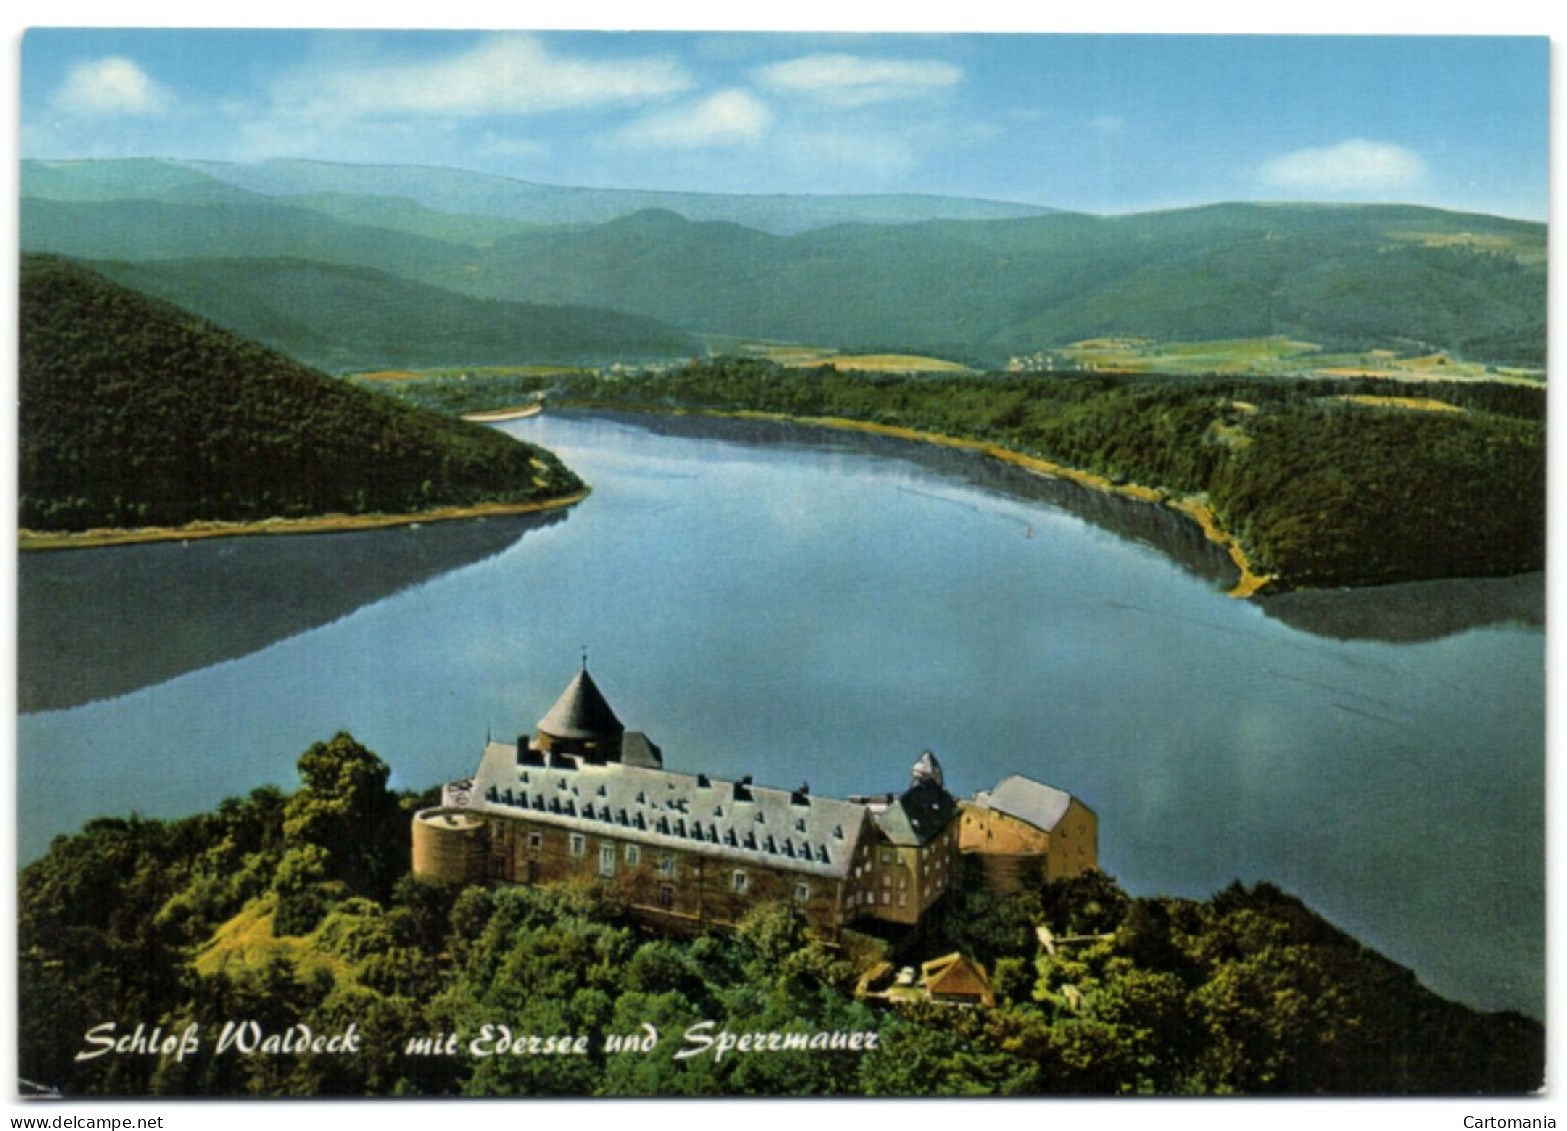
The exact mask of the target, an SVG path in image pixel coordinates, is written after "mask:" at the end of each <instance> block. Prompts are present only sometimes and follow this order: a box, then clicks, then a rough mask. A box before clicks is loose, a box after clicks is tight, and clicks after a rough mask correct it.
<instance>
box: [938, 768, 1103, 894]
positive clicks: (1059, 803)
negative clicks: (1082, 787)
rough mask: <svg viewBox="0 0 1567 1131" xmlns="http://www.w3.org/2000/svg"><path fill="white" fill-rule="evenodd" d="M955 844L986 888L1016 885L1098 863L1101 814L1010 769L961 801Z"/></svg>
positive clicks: (1076, 872) (1064, 875)
mask: <svg viewBox="0 0 1567 1131" xmlns="http://www.w3.org/2000/svg"><path fill="white" fill-rule="evenodd" d="M961 809H962V818H961V821H960V822H959V829H960V831H959V840H958V844H959V850H960V851H962V852H964V853H971V854H974V855H975V856H977V857H978V859H979V861H980V863H981V865H982V868H983V871H984V876H985V886H986V888H987V889H989V890H991V891H994V892H998V893H1004V892H1012V891H1020V890H1023V889H1025V888H1027V887H1033V886H1037V885H1038V884H1040V883H1042V882H1045V881H1049V880H1060V879H1067V878H1069V877H1071V876H1076V875H1081V874H1082V873H1084V872H1091V871H1094V870H1096V869H1097V868H1098V867H1099V818H1098V816H1097V815H1096V814H1095V813H1094V811H1093V810H1092V809H1090V808H1088V806H1086V805H1084V804H1083V803H1082V802H1081V801H1080V800H1078V799H1077V798H1075V797H1073V796H1072V795H1071V794H1069V793H1065V792H1063V791H1061V790H1059V789H1054V788H1052V787H1050V786H1048V785H1042V784H1041V783H1039V782H1037V781H1034V780H1032V779H1030V778H1026V777H1023V776H1022V775H1020V774H1012V775H1010V776H1008V777H1005V778H1002V779H1001V781H1000V782H999V783H998V784H997V785H996V787H995V788H994V789H991V790H988V791H981V792H979V793H976V794H975V795H974V797H973V799H972V800H970V801H965V802H963V803H962V804H961Z"/></svg>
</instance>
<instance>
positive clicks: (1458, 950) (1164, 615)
mask: <svg viewBox="0 0 1567 1131" xmlns="http://www.w3.org/2000/svg"><path fill="white" fill-rule="evenodd" d="M502 427H503V429H504V430H505V431H507V432H510V433H512V434H514V435H517V436H520V437H524V438H527V439H530V440H534V441H537V442H539V443H542V444H544V445H546V446H547V447H550V448H552V449H554V450H555V451H556V452H558V453H559V454H560V455H561V456H562V457H563V458H564V459H565V460H566V462H567V463H568V464H569V465H570V466H571V467H572V468H573V469H574V470H576V471H577V472H578V473H579V474H581V475H582V476H583V477H584V478H585V479H586V480H588V482H590V483H591V484H592V485H593V488H594V490H593V494H592V495H591V496H590V497H589V498H588V499H587V500H586V501H585V502H583V503H582V504H580V505H579V506H577V507H575V508H573V509H572V510H571V511H569V512H567V513H565V514H564V515H554V516H549V517H548V518H544V519H532V520H529V519H512V520H490V521H488V522H483V523H461V524H450V525H448V524H435V525H429V526H423V527H417V528H411V529H403V530H388V531H374V532H363V533H357V534H350V535H330V536H315V537H290V538H254V539H238V540H232V541H227V542H220V543H191V544H190V545H188V546H184V545H180V544H178V543H169V544H164V545H158V546H142V547H123V548H114V549H102V550H94V551H85V552H83V551H77V552H69V553H58V554H33V555H25V556H24V557H23V559H22V562H21V565H20V568H19V656H18V672H19V683H20V698H21V702H22V706H23V709H24V712H25V713H24V714H22V715H21V716H20V718H19V720H18V727H17V730H18V786H17V800H18V851H19V858H20V860H21V861H22V862H24V863H25V862H26V861H28V860H31V859H35V858H36V857H37V856H39V855H40V854H41V853H42V852H43V851H44V850H45V849H46V848H47V845H48V842H49V840H50V838H51V837H52V836H54V835H57V834H59V833H63V832H70V831H74V830H76V829H78V828H79V827H80V826H81V824H82V823H83V821H85V820H86V819H88V818H90V817H93V816H98V815H109V814H126V813H129V812H131V811H136V812H139V813H141V814H143V815H148V816H176V815H182V814H185V813H189V812H193V811H198V810H201V809H205V808H209V807H211V806H213V805H214V804H215V803H216V802H217V801H218V800H220V799H221V798H223V797H225V796H230V795H236V794H243V793H245V792H248V791H249V790H250V789H251V788H253V787H255V786H257V785H260V784H264V783H276V784H279V785H281V786H283V787H285V788H289V789H292V788H294V787H295V786H296V785H297V780H298V779H297V776H296V774H295V771H294V764H295V762H296V761H297V759H298V756H299V754H300V753H301V752H302V751H303V750H304V749H305V747H307V746H308V745H310V744H311V743H312V742H315V741H318V740H322V739H325V738H329V737H331V736H332V735H333V734H334V733H336V732H337V731H339V730H347V731H350V732H351V733H353V734H354V735H355V737H357V738H358V739H359V740H360V741H361V742H363V743H365V744H366V745H367V746H369V747H370V748H371V749H373V750H375V751H376V752H377V753H378V754H380V755H381V757H382V758H384V759H385V760H386V761H387V762H388V763H389V764H390V765H391V766H392V767H393V784H394V785H396V786H398V787H406V788H423V787H426V786H429V785H433V784H435V783H438V782H441V781H444V780H448V779H451V778H458V777H464V776H467V775H469V774H471V773H472V772H473V770H474V768H475V767H476V766H477V764H478V759H479V755H480V752H481V749H482V746H483V744H484V742H485V739H486V736H487V735H488V734H490V733H493V734H495V735H496V736H497V737H501V738H505V739H507V740H511V739H514V738H515V737H516V736H517V735H518V734H519V733H522V732H531V731H532V729H533V727H534V724H535V722H536V721H537V720H538V719H539V718H540V717H541V716H542V715H543V714H544V712H545V711H546V710H547V709H548V708H549V706H550V705H551V703H553V701H554V699H555V697H556V696H557V695H558V694H559V692H560V690H561V689H562V688H563V687H564V686H565V684H566V683H567V682H568V681H569V680H570V678H571V677H572V675H573V674H574V673H575V672H576V670H577V667H578V665H579V663H580V658H581V653H582V649H583V648H584V647H586V648H587V649H588V650H589V653H590V666H591V667H592V670H593V673H594V678H595V680H596V681H597V682H598V683H599V685H600V686H601V687H602V688H603V690H604V691H605V693H606V695H607V697H608V698H609V700H610V702H611V704H612V705H613V706H614V707H615V709H616V711H617V712H618V713H619V715H620V717H621V718H622V719H623V720H624V721H625V723H626V725H627V726H628V727H629V728H631V729H636V730H644V731H646V732H648V733H649V735H650V736H651V737H652V738H653V739H654V740H655V741H657V742H658V743H660V744H661V745H662V746H663V749H664V754H665V763H666V765H668V766H669V767H670V768H672V769H681V770H687V771H691V772H699V771H700V772H707V773H711V774H717V775H721V776H726V777H738V776H740V775H743V774H747V773H749V774H753V775H754V776H755V777H756V779H757V780H758V781H759V782H761V783H763V784H768V785H774V786H783V787H793V786H796V785H798V784H799V783H800V782H801V781H808V782H809V784H810V787H811V789H812V790H813V791H815V792H817V793H822V794H832V795H839V796H841V795H843V794H846V793H850V792H854V793H861V792H875V791H882V790H888V789H898V788H901V787H902V786H903V785H905V784H906V782H907V777H908V770H909V767H910V766H911V765H912V763H913V762H914V760H915V759H916V758H917V757H918V756H919V754H920V753H921V751H923V750H925V749H927V748H928V749H931V750H934V751H935V752H936V754H937V756H938V757H939V758H940V759H941V761H942V764H943V766H944V768H945V771H946V778H947V784H948V786H949V788H951V789H952V790H953V792H954V793H957V794H959V795H960V796H963V795H968V794H971V793H973V792H974V791H976V790H979V789H988V788H990V787H991V786H993V785H994V784H995V783H996V782H997V781H998V780H999V779H1000V778H1001V777H1003V776H1005V775H1006V774H1009V773H1014V772H1016V773H1023V774H1027V775H1029V776H1031V777H1034V778H1037V779H1038V780H1041V781H1043V782H1046V783H1048V784H1051V785H1054V786H1056V787H1058V788H1061V789H1064V790H1067V791H1069V792H1071V793H1073V794H1075V795H1077V796H1078V797H1081V798H1082V799H1083V800H1084V802H1085V803H1086V804H1088V805H1089V806H1090V807H1092V808H1093V809H1095V810H1096V811H1097V813H1098V815H1099V821H1100V861H1101V864H1102V866H1103V867H1104V868H1105V869H1106V870H1108V871H1109V872H1111V873H1112V874H1114V875H1115V876H1116V877H1117V878H1118V879H1119V880H1120V881H1121V882H1122V883H1123V884H1124V885H1125V887H1126V888H1127V889H1128V890H1129V891H1131V892H1132V893H1134V894H1139V895H1148V894H1156V893H1158V894H1169V895H1183V896H1192V897H1205V896H1207V895H1209V894H1211V893H1213V892H1214V891H1216V890H1217V889H1219V888H1222V887H1224V886H1226V885H1227V884H1229V883H1230V882H1231V881H1232V880H1235V879H1240V880H1242V881H1245V882H1248V883H1249V882H1253V881H1257V880H1264V879H1265V880H1269V881H1271V882H1273V883H1275V884H1277V885H1278V886H1280V887H1282V888H1284V889H1285V890H1287V891H1291V892H1293V893H1295V894H1297V895H1299V896H1301V897H1302V898H1303V899H1305V900H1306V901H1307V902H1308V903H1309V904H1310V905H1311V906H1312V907H1313V908H1315V909H1316V910H1318V911H1319V912H1321V913H1322V914H1323V915H1325V916H1326V917H1328V918H1329V919H1331V920H1332V921H1333V922H1335V923H1336V924H1338V925H1339V926H1340V927H1342V928H1344V929H1345V930H1347V931H1349V932H1350V933H1352V934H1354V935H1355V936H1356V937H1357V938H1359V939H1361V940H1362V941H1364V942H1365V943H1367V944H1368V945H1370V946H1372V947H1374V948H1375V949H1377V950H1379V951H1381V952H1382V953H1384V954H1386V955H1388V956H1389V957H1391V958H1393V959H1395V960H1396V961H1399V962H1402V963H1405V964H1407V965H1409V966H1411V967H1412V968H1413V969H1414V970H1415V971H1416V972H1417V973H1418V974H1419V975H1420V977H1421V979H1422V980H1423V981H1424V982H1425V983H1426V984H1427V985H1429V986H1430V987H1432V988H1433V989H1435V990H1436V991H1438V992H1439V993H1442V994H1444V995H1447V996H1450V997H1454V998H1457V999H1459V1000H1462V1001H1465V1002H1468V1003H1471V1004H1475V1005H1478V1006H1481V1007H1485V1008H1512V1009H1518V1010H1521V1011H1524V1012H1527V1013H1529V1014H1531V1015H1533V1016H1535V1017H1543V1015H1544V976H1545V957H1544V953H1545V952H1544V902H1545V901H1544V876H1545V806H1544V778H1545V773H1544V769H1545V766H1544V744H1545V721H1544V719H1545V676H1544V667H1545V640H1544V630H1543V608H1544V592H1543V589H1544V586H1543V581H1542V579H1541V578H1539V577H1537V576H1536V577H1526V578H1515V579H1506V580H1502V581H1476V582H1446V583H1430V584H1426V585H1419V586H1398V587H1391V588H1389V589H1383V590H1376V591H1371V592H1369V593H1312V594H1293V595H1288V596H1284V597H1279V598H1272V599H1268V600H1265V601H1260V602H1259V601H1249V602H1248V601H1237V600H1233V599H1230V598H1229V597H1227V596H1225V590H1226V588H1227V587H1228V584H1229V582H1230V580H1231V579H1232V575H1233V571H1232V569H1231V567H1230V566H1229V565H1228V562H1227V560H1226V559H1225V558H1224V556H1223V554H1222V553H1220V552H1219V551H1218V550H1217V549H1216V548H1214V547H1213V546H1211V545H1210V544H1208V543H1207V542H1206V541H1205V540H1204V539H1203V538H1202V536H1201V534H1200V533H1199V532H1197V531H1196V530H1195V528H1194V527H1193V526H1191V525H1190V524H1189V523H1186V522H1184V521H1181V520H1179V519H1177V518H1175V517H1174V516H1172V515H1170V514H1168V513H1167V512H1164V511H1162V510H1160V509H1158V508H1155V507H1151V506H1147V505H1143V504H1137V503H1130V502H1125V501H1122V500H1118V499H1111V498H1108V497H1105V496H1101V495H1096V494H1093V493H1090V492H1087V491H1084V490H1081V489H1079V488H1076V487H1074V486H1071V485H1069V484H1061V483H1055V482H1051V481H1048V480H1044V479H1042V478H1040V477H1037V476H1032V475H1029V474H1028V473H1026V472H1022V471H1020V470H1018V469H1014V468H1009V467H1004V466H1001V465H998V464H996V463H994V462H993V461H985V460H984V459H983V458H982V457H979V456H977V455H974V454H972V453H965V452H958V451H948V450H943V449H936V448H933V447H928V446H925V445H917V444H906V443H901V442H898V441H891V440H883V439H875V438H872V437H866V436H858V435H854V434H848V433H832V432H826V431H822V430H815V429H806V428H799V427H793V426H786V425H772V424H762V423H741V422H724V421H708V420H700V419H696V418H680V417H651V416H650V417H645V418H639V417H631V416H613V415H571V414H556V413H551V414H546V415H544V416H541V417H536V418H533V419H529V420H521V421H515V422H511V423H508V424H506V425H503V426H502ZM29 708H31V709H29Z"/></svg>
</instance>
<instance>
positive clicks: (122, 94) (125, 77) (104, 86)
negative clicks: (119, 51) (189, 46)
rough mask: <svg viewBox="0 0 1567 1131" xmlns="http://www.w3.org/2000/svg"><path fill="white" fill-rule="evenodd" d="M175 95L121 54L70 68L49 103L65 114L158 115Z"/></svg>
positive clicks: (171, 102)
mask: <svg viewBox="0 0 1567 1131" xmlns="http://www.w3.org/2000/svg"><path fill="white" fill-rule="evenodd" d="M173 102H174V96H173V95H172V94H171V93H170V92H169V91H168V90H167V89H166V88H164V87H163V86H162V85H160V84H159V83H156V82H154V81H153V80H152V79H151V78H149V77H148V75H147V72H145V71H143V70H142V69H141V68H140V67H138V66H137V65H136V64H135V63H133V62H131V60H129V59H126V58H124V57H123V56H120V55H111V56H109V57H108V58H106V59H97V60H94V61H93V62H91V63H81V64H78V65H77V66H75V67H73V68H71V72H70V74H68V75H67V76H66V78H65V82H64V84H63V85H62V86H61V87H60V89H59V90H57V91H55V92H54V97H53V98H52V99H51V103H52V105H53V106H54V108H55V109H56V110H61V111H64V112H65V113H67V114H82V115H93V114H161V113H163V112H164V111H165V110H167V109H168V108H169V107H170V106H171V105H172V104H173Z"/></svg>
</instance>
